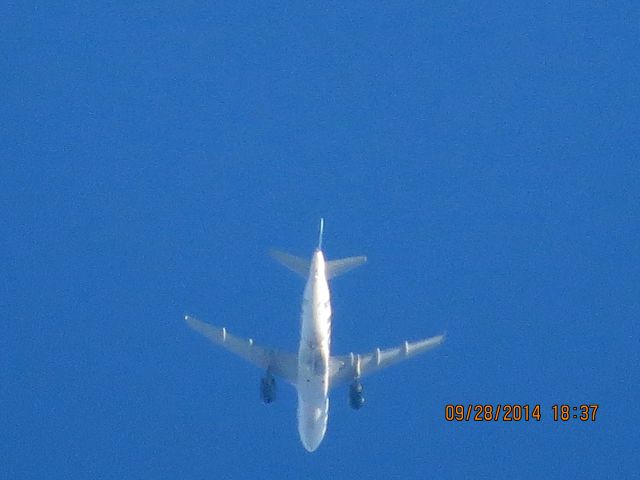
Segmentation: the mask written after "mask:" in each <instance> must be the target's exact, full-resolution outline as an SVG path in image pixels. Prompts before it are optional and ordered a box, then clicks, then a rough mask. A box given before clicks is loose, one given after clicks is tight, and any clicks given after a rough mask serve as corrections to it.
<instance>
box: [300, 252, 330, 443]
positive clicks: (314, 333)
mask: <svg viewBox="0 0 640 480" xmlns="http://www.w3.org/2000/svg"><path fill="white" fill-rule="evenodd" d="M330 344H331V295H330V293H329V283H328V281H327V275H326V269H325V259H324V255H323V254H322V251H321V250H320V249H317V250H316V251H315V253H314V254H313V258H312V260H311V267H310V270H309V278H308V280H307V284H306V286H305V288H304V296H303V300H302V319H301V329H300V347H299V349H298V383H297V389H298V432H299V434H300V440H301V441H302V444H303V445H304V447H305V448H306V449H307V450H308V451H310V452H313V451H314V450H315V449H316V448H318V446H319V445H320V442H322V439H323V438H324V434H325V432H326V430H327V420H328V418H329V396H328V393H329V358H330V354H329V350H330Z"/></svg>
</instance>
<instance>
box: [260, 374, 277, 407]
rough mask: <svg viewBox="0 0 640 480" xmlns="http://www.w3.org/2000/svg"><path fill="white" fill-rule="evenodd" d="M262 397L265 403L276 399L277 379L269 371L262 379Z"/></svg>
mask: <svg viewBox="0 0 640 480" xmlns="http://www.w3.org/2000/svg"><path fill="white" fill-rule="evenodd" d="M260 399H261V400H262V401H263V402H264V403H272V402H274V401H275V399H276V379H275V378H273V375H271V373H269V372H267V375H266V376H265V377H264V378H262V379H261V380H260Z"/></svg>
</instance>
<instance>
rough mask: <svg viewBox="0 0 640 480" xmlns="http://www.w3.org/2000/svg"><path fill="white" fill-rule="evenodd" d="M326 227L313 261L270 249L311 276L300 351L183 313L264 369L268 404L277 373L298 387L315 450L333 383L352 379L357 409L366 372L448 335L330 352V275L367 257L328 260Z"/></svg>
mask: <svg viewBox="0 0 640 480" xmlns="http://www.w3.org/2000/svg"><path fill="white" fill-rule="evenodd" d="M323 233H324V219H320V234H319V238H318V246H317V248H316V249H315V252H314V253H313V256H312V257H311V261H308V260H305V259H303V258H300V257H296V256H293V255H291V254H288V253H285V252H281V251H278V250H272V251H271V252H270V253H271V255H272V256H273V257H274V259H276V260H277V261H279V262H280V263H281V264H283V265H284V266H285V267H287V268H289V269H290V270H292V271H293V272H295V273H297V274H298V275H300V276H302V277H303V278H306V279H307V283H306V285H305V288H304V294H303V297H302V318H301V329H300V344H299V348H298V353H297V354H296V353H289V352H284V351H280V350H275V349H272V348H269V347H263V346H259V345H257V344H256V343H255V342H254V341H253V339H251V338H249V339H248V340H245V339H242V338H239V337H236V336H234V335H232V334H230V333H229V332H227V329H226V328H219V327H215V326H213V325H210V324H208V323H205V322H203V321H201V320H198V319H197V318H194V317H192V316H190V315H185V316H184V319H185V321H186V322H187V324H188V325H189V327H191V328H192V329H193V330H195V331H196V332H198V333H200V334H202V335H204V336H205V337H207V338H208V339H209V340H211V341H212V342H214V343H216V344H218V345H220V346H222V347H224V348H226V349H227V350H229V351H230V352H232V353H234V354H236V355H238V356H239V357H242V358H244V359H245V360H248V361H249V362H251V363H253V364H254V365H256V366H257V367H259V368H261V369H262V370H264V371H265V376H264V377H263V378H262V379H261V381H260V397H261V399H262V401H263V402H264V403H266V404H269V403H271V402H273V401H274V400H275V398H276V381H275V378H274V376H277V377H281V378H282V379H284V380H285V381H286V382H287V383H290V384H291V385H293V386H294V387H295V388H296V390H297V392H298V411H297V417H298V433H299V435H300V440H301V442H302V445H303V446H304V448H305V449H306V450H307V451H309V452H313V451H315V450H316V449H317V448H318V446H319V445H320V443H321V442H322V439H323V438H324V436H325V433H326V430H327V421H328V419H329V392H330V390H331V389H333V388H335V387H336V386H338V385H342V384H345V383H347V382H350V385H349V405H350V407H351V408H353V409H355V410H358V409H360V408H361V407H362V406H363V405H364V395H363V387H362V383H361V381H360V379H361V378H362V377H364V376H366V375H369V374H371V373H374V372H377V371H379V370H382V369H383V368H386V367H388V366H389V365H392V364H394V363H398V362H401V361H403V360H406V359H408V358H411V357H413V356H415V355H418V354H419V353H423V352H426V351H427V350H430V349H432V348H435V347H437V346H439V345H440V344H442V342H443V341H444V339H445V336H444V335H438V336H435V337H431V338H426V339H423V340H418V341H416V342H408V341H405V342H404V343H403V344H401V345H400V346H397V347H395V348H389V349H386V350H381V349H380V348H376V349H375V350H374V351H373V352H370V353H366V354H355V353H350V354H349V355H343V356H332V355H331V354H330V345H331V295H330V292H329V280H331V279H332V278H335V277H337V276H338V275H341V274H343V273H345V272H347V271H349V270H352V269H354V268H356V267H358V266H360V265H362V264H363V263H365V262H366V260H367V258H366V257H365V256H357V257H349V258H342V259H339V260H326V259H325V257H324V253H323V251H322V236H323Z"/></svg>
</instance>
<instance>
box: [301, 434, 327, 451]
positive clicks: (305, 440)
mask: <svg viewBox="0 0 640 480" xmlns="http://www.w3.org/2000/svg"><path fill="white" fill-rule="evenodd" d="M323 437H324V435H309V436H306V435H305V436H303V437H300V440H301V441H302V446H304V449H305V450H306V451H307V452H315V451H316V450H317V449H318V447H319V446H320V443H322V438H323Z"/></svg>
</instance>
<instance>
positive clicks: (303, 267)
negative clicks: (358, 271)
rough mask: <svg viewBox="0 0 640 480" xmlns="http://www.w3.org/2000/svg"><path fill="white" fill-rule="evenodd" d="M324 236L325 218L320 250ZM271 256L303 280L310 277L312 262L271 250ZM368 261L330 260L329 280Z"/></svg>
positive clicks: (356, 259) (363, 258) (321, 223)
mask: <svg viewBox="0 0 640 480" xmlns="http://www.w3.org/2000/svg"><path fill="white" fill-rule="evenodd" d="M323 234H324V218H321V219H320V234H319V235H318V250H322V235H323ZM269 253H270V254H271V256H272V257H273V258H274V259H275V260H276V261H277V262H279V263H281V264H282V265H284V266H285V267H287V268H288V269H289V270H291V271H293V272H295V273H297V274H298V275H300V276H301V277H302V278H305V279H306V278H307V277H308V276H309V269H310V267H311V262H310V261H309V260H306V259H304V258H300V257H296V256H295V255H291V254H290V253H286V252H281V251H279V250H271V251H270V252H269ZM366 261H367V257H365V256H362V255H361V256H358V257H347V258H340V259H338V260H328V261H326V262H325V267H326V275H327V280H331V279H332V278H335V277H337V276H338V275H342V274H343V273H346V272H348V271H349V270H353V269H354V268H356V267H359V266H360V265H362V264H363V263H365V262H366Z"/></svg>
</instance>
